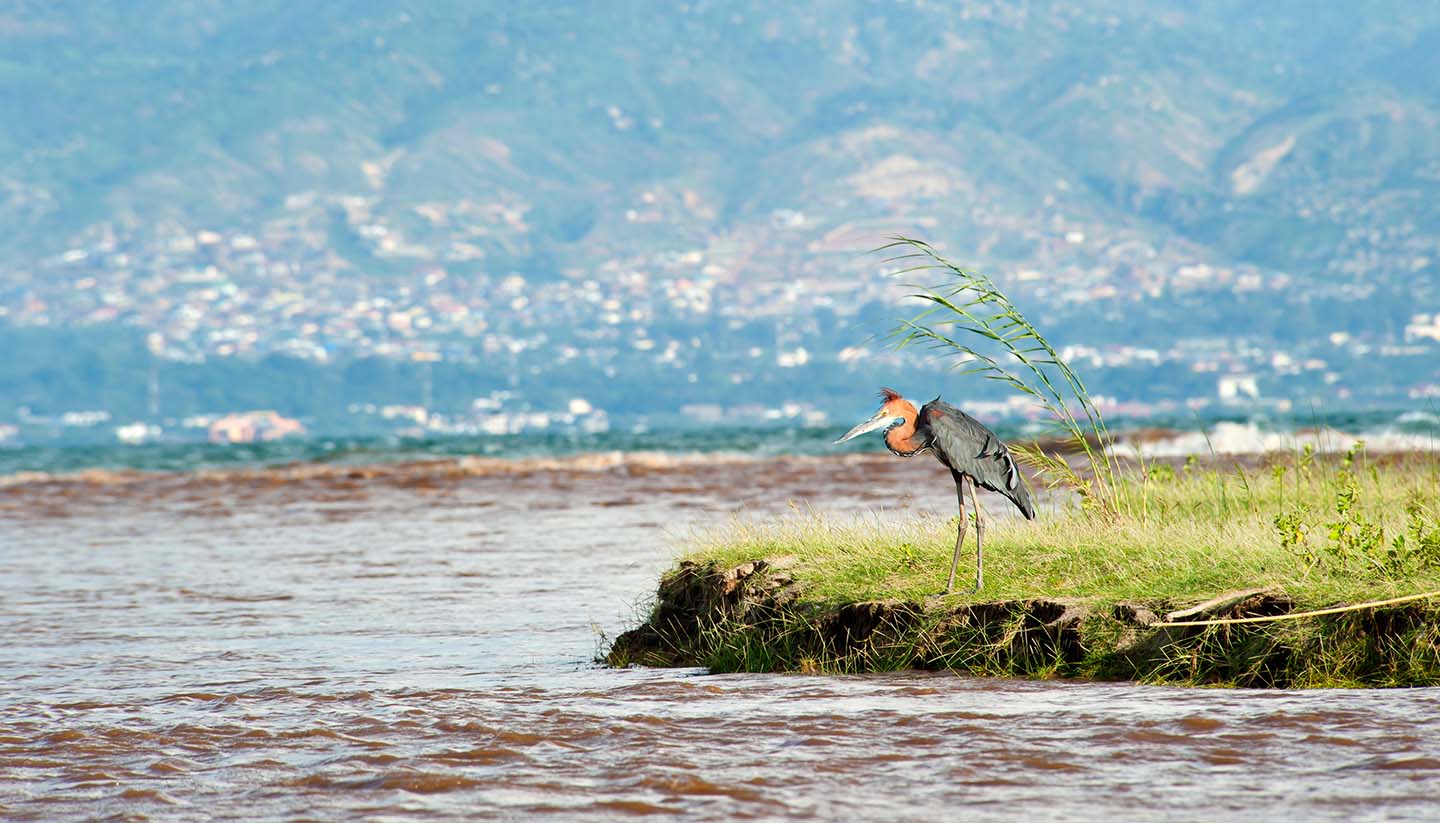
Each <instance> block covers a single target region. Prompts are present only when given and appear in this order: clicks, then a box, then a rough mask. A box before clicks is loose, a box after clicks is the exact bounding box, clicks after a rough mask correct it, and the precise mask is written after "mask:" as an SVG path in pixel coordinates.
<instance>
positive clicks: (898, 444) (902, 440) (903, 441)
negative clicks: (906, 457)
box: [885, 400, 920, 454]
mask: <svg viewBox="0 0 1440 823" xmlns="http://www.w3.org/2000/svg"><path fill="white" fill-rule="evenodd" d="M885 409H886V411H888V412H889V413H890V415H891V416H892V417H902V418H904V419H905V422H904V423H901V424H900V425H898V426H894V427H892V428H891V429H890V430H888V431H886V432H885V446H886V448H888V449H890V451H892V452H895V453H896V454H914V453H915V452H916V451H919V449H920V443H919V442H917V441H916V439H915V418H916V417H917V416H919V414H920V413H919V412H918V411H917V410H916V409H915V405H914V404H913V403H911V402H910V401H908V400H892V401H890V402H889V403H886V404H885Z"/></svg>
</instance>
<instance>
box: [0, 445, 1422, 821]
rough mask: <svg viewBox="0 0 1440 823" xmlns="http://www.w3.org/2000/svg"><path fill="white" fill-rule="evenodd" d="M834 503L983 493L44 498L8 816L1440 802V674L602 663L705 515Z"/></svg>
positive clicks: (923, 504) (23, 592) (784, 489)
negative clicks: (1294, 683)
mask: <svg viewBox="0 0 1440 823" xmlns="http://www.w3.org/2000/svg"><path fill="white" fill-rule="evenodd" d="M802 499H803V500H804V501H808V504H809V505H812V506H814V507H815V508H817V509H820V510H841V511H850V510H855V509H863V508H866V507H870V508H875V507H887V508H903V507H906V506H910V507H914V508H934V509H938V510H945V509H946V507H948V506H950V505H952V504H953V503H952V498H951V490H950V489H949V488H948V487H947V482H946V478H945V477H943V476H941V475H940V474H939V473H938V472H937V470H936V467H934V466H931V465H928V464H927V465H922V464H921V463H920V462H918V461H911V462H910V463H908V464H907V463H904V462H902V461H893V460H888V459H886V458H883V457H858V456H857V457H851V458H843V459H836V460H823V459H806V458H796V459H782V460H773V461H768V462H764V463H758V462H745V461H728V462H727V461H725V460H703V461H702V460H694V461H688V462H687V461H670V462H667V461H666V460H663V459H660V458H646V459H637V460H629V459H623V458H622V459H614V458H606V459H596V460H591V461H590V462H585V461H583V460H581V461H572V462H571V463H568V464H566V463H563V462H562V463H560V464H554V465H551V464H545V465H541V464H531V465H528V466H526V465H521V466H519V467H518V468H515V469H511V468H506V467H498V468H497V467H495V466H490V465H488V464H466V465H463V466H462V465H460V464H439V463H435V464H414V465H408V466H399V467H388V468H384V469H366V470H349V469H320V470H316V469H309V468H305V467H295V468H291V469H276V470H268V471H255V472H248V473H246V472H236V473H231V474H225V475H212V476H162V477H153V478H145V477H139V476H132V475H114V476H105V475H94V476H91V477H89V478H88V479H87V480H86V481H84V482H65V483H50V482H42V481H40V480H30V481H27V482H24V483H13V484H10V485H8V486H6V487H4V488H0V638H3V640H0V683H3V686H0V818H3V819H6V820H64V819H114V820H176V821H189V820H211V819H213V820H271V819H306V818H308V819H323V820H331V819H376V820H380V819H383V820H416V821H428V820H487V819H495V820H505V819H517V820H520V819H524V820H530V819H554V820H622V819H630V818H646V817H650V818H656V819H665V818H684V819H687V820H704V819H709V820H722V819H723V820H730V819H759V820H781V819H789V820H936V819H960V818H964V819H971V820H1017V819H1046V820H1053V819H1069V820H1099V819H1112V820H1113V819H1121V820H1126V819H1134V820H1140V819H1143V820H1197V819H1225V818H1230V817H1238V816H1241V815H1244V816H1247V817H1253V818H1256V819H1296V820H1302V819H1303V820H1322V819H1325V820H1435V819H1440V799H1437V798H1440V692H1437V691H1436V690H1424V689H1417V690H1410V691H1316V692H1260V691H1224V690H1191V689H1175V688H1153V687H1144V686H1137V685H1131V684H1113V683H1095V684H1088V683H1059V682H1017V681H1007V680H986V679H975V678H967V677H961V676H956V675H953V674H944V673H940V674H935V673H928V674H927V673H904V674H893V675H883V676H866V677H817V676H785V675H735V676H710V675H706V674H704V673H703V672H700V671H694V670H681V671H643V670H626V671H613V670H607V669H604V668H600V667H598V666H596V665H594V664H593V663H592V662H591V659H592V657H593V656H594V654H595V653H596V651H597V649H598V648H599V646H600V643H601V641H600V635H601V633H604V634H608V635H611V636H613V635H614V634H615V633H616V632H618V631H620V630H622V629H623V628H625V627H626V626H627V625H628V624H629V623H630V622H631V620H632V619H633V615H634V613H635V609H636V604H637V602H638V601H640V600H641V599H642V598H643V596H644V595H645V594H646V593H647V592H649V591H651V590H652V589H653V585H654V582H655V578H656V576H657V574H658V573H659V572H660V571H661V570H662V569H663V568H664V567H665V566H666V565H667V564H668V563H669V561H670V558H671V556H672V554H673V552H674V548H673V546H674V537H675V535H676V534H683V532H684V531H685V529H686V528H687V527H688V526H689V525H691V524H695V523H701V524H703V523H706V522H713V521H714V520H716V519H717V518H724V517H727V516H729V515H730V514H732V513H735V512H742V513H744V514H746V515H762V516H763V515H765V514H767V513H779V512H783V511H785V510H787V509H788V508H789V506H790V505H791V503H792V501H797V500H802ZM802 505H803V504H802Z"/></svg>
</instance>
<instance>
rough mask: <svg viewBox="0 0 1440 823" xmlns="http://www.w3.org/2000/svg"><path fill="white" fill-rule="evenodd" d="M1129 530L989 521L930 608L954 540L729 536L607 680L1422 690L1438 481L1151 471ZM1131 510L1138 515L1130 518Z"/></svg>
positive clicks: (1405, 470)
mask: <svg viewBox="0 0 1440 823" xmlns="http://www.w3.org/2000/svg"><path fill="white" fill-rule="evenodd" d="M1148 471H1149V474H1148V476H1147V477H1146V478H1144V479H1143V480H1137V481H1135V482H1126V483H1124V484H1122V486H1121V488H1122V494H1125V495H1127V496H1128V497H1129V498H1130V499H1129V500H1128V501H1127V502H1128V503H1129V504H1132V505H1127V507H1126V508H1127V510H1128V511H1131V512H1132V513H1130V514H1122V515H1117V514H1114V513H1102V512H1093V511H1086V510H1084V509H1083V508H1072V510H1070V511H1069V512H1065V513H1054V512H1051V513H1049V514H1047V515H1046V516H1042V517H1041V518H1040V519H1039V520H1036V521H1032V522H1026V521H1023V520H1020V519H1017V518H1000V519H996V520H995V521H993V523H992V524H991V528H990V529H989V530H988V532H987V540H986V561H987V572H988V573H987V584H986V587H985V589H984V590H983V591H981V592H979V593H978V594H971V595H960V594H956V595H950V596H940V595H938V594H937V592H938V591H939V590H940V589H942V588H943V585H944V578H945V573H946V571H947V568H948V564H949V559H950V553H951V549H952V547H953V545H954V544H953V539H954V538H953V534H954V531H953V529H954V524H953V519H950V520H947V519H943V518H940V517H935V516H930V517H920V518H916V517H914V516H913V515H912V516H908V517H905V518H899V517H885V516H881V515H872V516H869V517H864V518H858V519H854V520H851V521H848V522H836V521H834V520H830V519H826V518H823V517H818V516H810V517H804V518H793V519H788V520H783V521H779V522H770V523H761V524H755V523H735V524H733V525H732V526H731V527H730V528H728V529H724V530H721V531H718V532H713V533H710V534H707V535H702V536H701V537H700V538H698V542H697V544H696V545H694V546H693V547H691V549H690V551H689V552H688V554H687V555H685V556H684V557H683V558H682V559H681V561H680V563H679V565H678V566H677V567H676V568H674V569H673V570H671V571H670V572H668V573H667V574H666V575H665V577H664V578H663V580H662V581H661V584H660V587H659V593H658V596H657V599H656V602H655V604H654V607H653V609H652V612H651V614H650V615H649V617H648V619H647V620H646V621H645V623H644V624H643V625H642V626H641V627H639V628H638V629H635V630H633V631H631V632H628V633H626V634H625V635H622V636H621V637H620V638H618V639H617V641H616V643H615V644H614V645H613V647H612V648H611V650H610V652H609V655H608V660H609V662H610V663H611V664H614V665H625V664H643V665H651V666H657V665H658V666H702V667H705V668H708V669H710V670H711V671H715V672H731V671H804V672H870V671H889V670H898V669H905V668H931V669H935V668H948V669H955V670H959V671H964V672H969V673H973V674H979V675H1003V676H1025V677H1073V678H1097V679H1126V680H1142V681H1147V682H1156V683H1176V684H1216V685H1242V686H1281V687H1319V686H1353V685H1368V686H1414V685H1436V684H1440V597H1437V598H1422V599H1418V600H1411V601H1407V602H1404V603H1400V604H1395V605H1389V606H1380V607H1367V608H1361V609H1355V610H1351V611H1344V612H1340V613H1336V614H1329V615H1321V616H1314V617H1298V618H1295V619H1280V620H1274V621H1267V622H1257V623H1238V624H1237V623H1219V624H1214V625H1208V626H1179V627H1169V626H1164V625H1159V624H1163V623H1167V622H1177V621H1182V620H1183V621H1185V622H1195V621H1197V620H1200V621H1204V620H1224V619H1228V618H1237V617H1240V618H1245V617H1255V616H1280V615H1287V616H1288V615H1294V614H1296V613H1299V612H1305V611H1310V610H1317V609H1323V608H1327V607H1333V606H1337V605H1345V604H1362V603H1369V602H1374V601H1385V600H1392V599H1396V598H1401V597H1405V596H1407V595H1415V594H1424V593H1427V592H1436V591H1440V523H1437V520H1436V517H1435V512H1437V511H1440V464H1437V463H1436V461H1435V460H1434V459H1433V458H1432V457H1431V456H1429V455H1406V456H1395V457H1389V458H1385V459H1380V460H1375V461H1370V460H1366V459H1365V457H1364V455H1363V453H1360V452H1356V451H1354V450H1352V451H1351V452H1350V453H1348V454H1347V455H1346V456H1345V457H1343V458H1334V459H1323V458H1316V457H1314V456H1312V455H1309V454H1292V455H1277V456H1272V457H1270V458H1268V459H1266V460H1264V461H1261V462H1259V463H1256V464H1252V465H1250V466H1248V467H1247V466H1244V465H1240V464H1233V465H1231V466H1229V467H1224V466H1221V465H1214V464H1212V465H1205V466H1202V465H1199V464H1194V463H1192V464H1191V465H1189V466H1178V467H1176V466H1172V465H1168V464H1162V465H1151V466H1150V467H1149V470H1148ZM1142 496H1143V498H1144V499H1143V500H1142V499H1140V498H1141V497H1142Z"/></svg>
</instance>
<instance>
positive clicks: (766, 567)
mask: <svg viewBox="0 0 1440 823" xmlns="http://www.w3.org/2000/svg"><path fill="white" fill-rule="evenodd" d="M787 568H788V564H787V563H786V562H785V560H784V559H783V558H782V559H779V560H777V561H767V560H754V561H751V562H748V563H743V564H741V565H739V566H736V567H733V568H721V567H718V566H716V565H714V564H709V563H696V562H692V561H684V562H682V563H681V564H680V565H679V566H678V567H676V568H675V569H673V570H671V571H670V572H668V573H666V574H665V576H664V577H663V578H662V579H661V581H660V586H659V590H658V592H657V596H656V601H655V606H654V609H653V610H652V612H651V615H650V617H649V619H647V620H646V621H645V622H644V623H643V624H642V625H640V626H639V627H637V628H635V629H632V630H631V631H628V632H625V633H624V634H622V635H620V636H619V637H618V638H616V640H615V642H614V644H613V645H612V647H611V649H610V651H609V653H608V654H607V655H606V661H607V662H608V663H609V664H610V665H617V666H623V665H637V664H638V665H642V666H655V667H696V666H699V667H706V668H709V669H711V670H712V671H825V672H832V671H840V672H868V671H893V670H897V669H904V668H919V669H955V670H959V671H965V672H969V673H973V674H981V675H1002V676H1024V677H1073V678H1084V679H1104V680H1143V681H1148V682H1157V683H1177V684H1207V685H1234V686H1261V687H1301V686H1344V685H1349V686H1359V685H1369V686H1420V685H1436V684H1440V609H1437V607H1436V606H1435V605H1434V604H1427V603H1424V602H1421V603H1410V604H1406V605H1404V606H1396V607H1389V608H1380V609H1368V610H1363V611H1355V612H1349V613H1345V614H1340V615H1331V616H1326V617H1306V618H1303V619H1299V620H1289V621H1277V622H1271V623H1260V624H1241V625H1234V624H1230V625H1219V626H1164V625H1158V624H1163V623H1167V622H1172V621H1194V620H1210V619H1223V618H1236V617H1260V616H1273V615H1281V614H1287V613H1290V612H1292V611H1294V610H1297V609H1298V608H1299V607H1298V606H1297V604H1296V603H1295V602H1294V601H1293V600H1291V599H1290V598H1289V597H1287V596H1286V595H1285V594H1284V593H1283V592H1279V591H1275V590H1262V589H1253V590H1243V591H1235V592H1229V593H1226V594H1222V595H1220V596H1217V597H1215V598H1212V599H1210V600H1208V601H1206V602H1204V603H1200V604H1198V605H1193V606H1189V607H1187V608H1183V609H1177V608H1176V606H1177V604H1172V603H1167V602H1163V601H1154V602H1144V603H1139V602H1118V603H1101V602H1097V601H1091V600H1069V599H1063V598H1054V599H1050V598H1036V599H1029V600H1003V601H994V602H988V603H969V604H964V605H953V604H947V603H946V602H945V601H944V600H943V599H941V598H935V599H932V600H929V601H926V602H917V601H910V600H875V601H866V602H856V603H824V602H817V601H814V600H809V599H807V598H806V597H805V593H804V589H803V586H802V585H801V584H799V583H798V582H797V581H796V580H795V578H794V577H793V576H792V575H791V574H790V573H789V572H788V571H787Z"/></svg>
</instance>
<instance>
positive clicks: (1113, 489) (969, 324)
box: [877, 237, 1147, 516]
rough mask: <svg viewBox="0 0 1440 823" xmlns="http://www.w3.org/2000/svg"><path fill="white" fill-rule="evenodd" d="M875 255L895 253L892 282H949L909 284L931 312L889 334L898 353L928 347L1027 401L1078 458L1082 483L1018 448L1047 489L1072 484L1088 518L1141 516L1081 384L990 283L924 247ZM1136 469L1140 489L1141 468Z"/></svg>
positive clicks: (898, 246) (1055, 461)
mask: <svg viewBox="0 0 1440 823" xmlns="http://www.w3.org/2000/svg"><path fill="white" fill-rule="evenodd" d="M877 251H879V252H897V253H895V254H893V255H892V256H890V257H888V258H887V259H886V260H885V262H886V263H893V264H899V265H901V268H900V270H899V271H897V272H895V274H896V275H906V274H914V273H916V272H940V273H942V274H944V275H945V276H946V278H947V279H946V280H944V281H942V282H940V283H936V284H907V286H908V287H909V288H913V289H915V291H914V292H912V293H911V295H910V296H911V297H914V298H916V299H918V300H921V301H923V302H925V303H928V304H930V305H929V306H928V307H927V308H926V309H925V310H924V311H922V312H920V313H919V314H917V315H916V316H914V317H912V318H910V319H909V320H905V321H903V322H902V323H901V324H900V325H899V326H897V327H896V328H895V329H894V330H893V332H892V333H891V337H892V339H893V340H894V341H895V344H896V347H897V348H904V347H905V346H909V345H912V344H915V343H924V344H928V345H929V346H930V347H931V348H933V349H937V350H939V351H940V352H941V353H942V354H944V355H947V356H950V357H953V358H955V359H956V361H957V362H956V366H957V367H960V368H963V370H964V372H965V373H967V374H979V375H981V376H982V377H984V378H985V379H987V380H998V381H1000V382H1002V383H1005V384H1006V385H1008V386H1010V387H1011V388H1013V389H1015V390H1016V391H1018V392H1020V393H1022V394H1024V395H1027V396H1029V397H1031V398H1033V399H1034V400H1035V401H1036V402H1037V403H1039V404H1040V405H1041V406H1042V407H1043V408H1044V409H1045V410H1046V411H1047V412H1049V414H1050V416H1051V417H1052V419H1053V420H1054V422H1055V423H1056V424H1057V426H1058V427H1059V429H1060V434H1061V437H1062V438H1063V439H1064V440H1065V441H1067V442H1068V443H1070V444H1071V445H1073V447H1074V448H1075V449H1076V451H1078V452H1079V454H1080V455H1081V456H1082V457H1083V459H1084V461H1085V462H1084V466H1085V467H1088V472H1085V474H1086V475H1088V476H1082V473H1081V472H1080V471H1077V470H1076V468H1075V466H1073V465H1072V464H1071V463H1070V462H1069V461H1068V460H1066V459H1065V457H1064V456H1063V455H1060V454H1050V453H1046V452H1044V451H1042V450H1040V449H1039V448H1034V447H1019V448H1016V449H1015V452H1016V453H1017V454H1018V455H1019V456H1020V458H1021V459H1022V460H1024V461H1026V462H1028V463H1030V464H1031V465H1033V466H1035V467H1036V468H1037V469H1039V470H1040V471H1041V473H1042V475H1044V477H1045V478H1046V481H1047V483H1048V484H1049V485H1051V486H1055V485H1060V484H1070V485H1073V486H1074V487H1075V488H1076V489H1077V490H1078V491H1079V493H1080V494H1081V496H1082V500H1083V502H1084V505H1085V508H1086V510H1087V511H1089V512H1091V513H1094V514H1099V515H1102V516H1118V515H1121V514H1126V515H1141V516H1143V515H1144V514H1145V513H1146V512H1145V509H1146V508H1147V506H1146V502H1147V495H1146V494H1145V493H1144V490H1143V489H1142V490H1141V493H1140V494H1138V495H1132V494H1127V493H1125V492H1126V490H1125V488H1124V487H1123V483H1124V481H1123V478H1122V476H1121V471H1120V462H1119V459H1118V458H1117V457H1115V455H1114V453H1113V451H1112V449H1111V446H1112V445H1113V444H1114V441H1113V438H1112V437H1111V436H1110V431H1109V429H1108V428H1106V425H1105V418H1104V417H1103V416H1102V415H1101V414H1100V410H1099V409H1098V408H1096V406H1095V403H1094V401H1093V400H1091V398H1090V393H1089V392H1088V391H1087V390H1086V388H1085V384H1084V382H1083V381H1082V380H1081V379H1080V376H1079V375H1078V374H1076V373H1075V370H1074V369H1072V368H1070V365H1069V364H1068V363H1066V362H1065V359H1064V358H1063V357H1061V356H1060V354H1059V352H1057V351H1056V350H1055V347H1054V346H1052V345H1051V344H1050V341H1048V340H1046V339H1045V336H1044V335H1042V334H1041V333H1040V331H1039V330H1038V329H1037V328H1035V325H1034V324H1033V323H1031V322H1030V320H1029V319H1028V318H1026V317H1025V315H1024V313H1022V312H1021V311H1020V310H1019V309H1018V308H1016V307H1015V304H1014V303H1011V302H1010V298H1008V297H1006V296H1005V294H1004V293H1003V292H1001V291H1000V290H999V289H998V288H997V287H996V286H995V284H994V282H993V281H991V280H990V278H988V277H986V276H985V275H983V274H979V273H977V272H973V271H968V270H966V269H963V268H961V267H959V266H957V265H955V264H954V263H952V262H950V261H949V260H947V259H945V258H944V257H942V256H941V255H940V254H939V253H938V252H937V251H936V250H935V248H934V247H933V246H931V245H930V244H929V243H926V242H925V241H923V240H916V239H914V238H909V237H895V238H893V239H892V242H890V243H888V244H886V245H884V246H881V247H880V248H879V249H877ZM972 343H974V344H975V345H972ZM977 346H978V347H977ZM1140 469H1141V471H1140V477H1141V483H1142V485H1143V483H1144V477H1145V471H1144V466H1143V465H1142V466H1141V467H1140Z"/></svg>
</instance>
